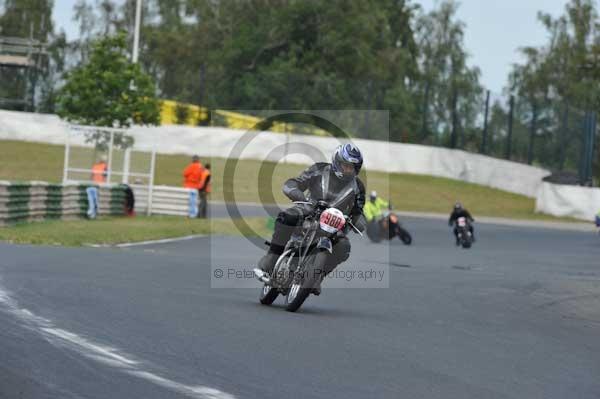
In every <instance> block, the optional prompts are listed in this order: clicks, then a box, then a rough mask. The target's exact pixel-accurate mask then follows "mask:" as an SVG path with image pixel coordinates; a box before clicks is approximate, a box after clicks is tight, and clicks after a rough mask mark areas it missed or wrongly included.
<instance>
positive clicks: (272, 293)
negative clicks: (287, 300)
mask: <svg viewBox="0 0 600 399" xmlns="http://www.w3.org/2000/svg"><path fill="white" fill-rule="evenodd" d="M278 296H279V291H278V290H277V289H276V288H273V287H271V286H270V285H267V284H265V285H264V287H263V288H262V290H261V291H260V298H259V300H260V303H261V304H263V305H271V304H272V303H273V302H275V299H277V297H278Z"/></svg>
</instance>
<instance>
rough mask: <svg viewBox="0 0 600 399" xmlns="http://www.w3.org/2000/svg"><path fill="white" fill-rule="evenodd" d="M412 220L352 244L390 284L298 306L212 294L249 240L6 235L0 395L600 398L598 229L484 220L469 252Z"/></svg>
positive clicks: (438, 228) (359, 260) (0, 277)
mask: <svg viewBox="0 0 600 399" xmlns="http://www.w3.org/2000/svg"><path fill="white" fill-rule="evenodd" d="M404 222H405V223H404V224H405V226H406V227H407V228H408V229H409V230H410V231H411V232H412V233H413V236H414V240H415V241H414V244H413V246H411V247H406V246H404V245H402V244H401V243H400V242H399V241H395V242H392V243H391V244H389V246H388V245H384V244H382V245H375V244H370V243H368V242H366V241H365V240H360V239H359V238H357V237H355V238H353V255H352V258H351V262H350V263H352V264H354V265H359V267H360V266H361V265H362V266H365V267H366V266H367V265H378V267H382V266H384V271H386V272H388V273H389V275H388V277H389V288H380V289H377V288H373V289H332V288H330V289H327V284H329V282H327V283H326V285H325V286H324V290H323V294H322V295H321V296H320V297H311V298H309V300H308V301H307V302H306V303H305V305H304V307H303V308H302V309H301V310H300V312H298V313H296V314H291V313H288V312H285V311H284V310H283V309H282V307H281V303H282V300H281V299H278V301H277V302H276V304H275V305H274V306H273V307H265V306H261V305H259V304H258V301H257V298H258V290H257V289H245V288H239V289H222V288H211V282H212V284H213V286H214V285H215V280H214V277H212V276H214V271H215V270H216V269H215V268H217V267H223V268H225V270H227V268H229V267H234V268H242V267H250V266H252V265H253V263H254V262H255V260H256V259H257V258H258V257H259V256H260V254H261V250H260V249H259V248H257V247H255V246H254V245H253V244H252V243H250V242H248V241H246V240H245V239H243V238H226V237H213V238H209V237H206V238H199V239H195V240H189V241H184V242H175V243H170V244H162V245H154V246H141V247H131V248H127V249H107V248H77V249H74V248H49V247H31V246H15V245H8V244H0V398H2V399H4V398H9V399H13V398H25V399H27V398H36V399H37V398H60V399H69V398H111V399H114V398H212V399H222V398H233V397H235V398H282V397H288V398H344V399H345V398H360V399H363V398H444V399H448V398H461V399H464V398H570V399H573V398H590V399H592V398H595V399H597V398H599V397H600V237H598V236H596V235H594V234H591V233H584V232H567V231H559V230H544V229H534V228H514V227H505V226H496V225H478V226H477V232H478V242H477V243H476V244H475V247H474V248H473V249H472V250H469V251H465V250H462V249H457V248H456V247H454V243H453V241H452V240H451V237H450V235H449V229H448V228H447V226H444V223H443V222H440V221H436V220H425V219H407V220H405V221H404ZM388 260H389V270H388V268H387V265H386V263H388ZM344 267H346V266H343V267H342V269H344ZM348 267H352V266H348ZM211 277H212V278H211Z"/></svg>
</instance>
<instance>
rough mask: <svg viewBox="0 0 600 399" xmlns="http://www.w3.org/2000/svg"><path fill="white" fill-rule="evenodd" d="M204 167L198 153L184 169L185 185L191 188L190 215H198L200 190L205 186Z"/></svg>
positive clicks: (192, 216)
mask: <svg viewBox="0 0 600 399" xmlns="http://www.w3.org/2000/svg"><path fill="white" fill-rule="evenodd" d="M203 176H204V167H203V166H202V164H201V163H200V158H199V157H198V156H197V155H194V156H193V157H192V162H191V163H190V164H189V165H188V166H187V167H186V168H185V169H184V170H183V187H185V188H188V189H190V199H189V210H188V217H190V218H195V217H196V216H198V192H199V190H200V189H201V188H202V186H203V182H202V179H203Z"/></svg>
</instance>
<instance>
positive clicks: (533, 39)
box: [54, 0, 568, 93]
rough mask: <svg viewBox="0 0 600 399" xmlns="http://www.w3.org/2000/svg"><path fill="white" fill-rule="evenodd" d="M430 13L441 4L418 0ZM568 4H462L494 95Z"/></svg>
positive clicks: (499, 0)
mask: <svg viewBox="0 0 600 399" xmlns="http://www.w3.org/2000/svg"><path fill="white" fill-rule="evenodd" d="M75 2H76V0H55V5H54V22H55V26H56V28H57V30H59V29H61V28H62V29H64V30H65V32H66V33H67V38H68V39H74V38H76V37H77V35H78V29H77V25H76V24H75V23H74V22H73V21H72V18H73V5H74V4H75ZM415 2H416V3H419V4H421V5H422V6H423V8H424V9H425V10H430V9H431V8H432V7H434V5H435V4H436V3H438V0H417V1H415ZM567 3H568V0H462V1H460V8H459V10H458V17H459V18H460V19H461V20H462V21H463V22H465V23H466V32H465V45H466V48H467V51H468V52H469V54H470V59H469V64H470V65H477V66H479V68H480V69H481V73H482V83H483V85H484V86H486V87H487V88H489V89H490V90H492V91H493V92H498V93H499V92H500V91H501V90H502V88H503V87H504V85H505V83H506V78H507V76H508V73H509V71H510V68H511V65H512V64H513V63H515V62H519V61H520V55H519V52H518V50H519V47H521V46H528V45H540V44H544V43H546V41H547V34H546V31H545V30H544V29H543V28H542V26H541V24H540V23H539V22H538V21H537V17H536V16H537V12H538V11H539V10H544V11H545V12H549V13H550V14H552V15H555V16H556V15H560V14H561V13H562V12H563V10H564V6H565V4H567Z"/></svg>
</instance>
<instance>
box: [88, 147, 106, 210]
mask: <svg viewBox="0 0 600 399" xmlns="http://www.w3.org/2000/svg"><path fill="white" fill-rule="evenodd" d="M107 175H108V165H107V163H106V156H105V155H103V156H101V157H100V158H99V159H98V161H97V162H96V163H95V164H94V165H92V182H94V184H103V183H106V177H107ZM85 191H86V194H87V198H88V211H87V217H88V218H89V219H96V217H97V216H98V208H99V200H98V187H96V186H95V185H94V186H90V187H88V188H86V190H85Z"/></svg>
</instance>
